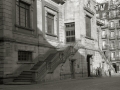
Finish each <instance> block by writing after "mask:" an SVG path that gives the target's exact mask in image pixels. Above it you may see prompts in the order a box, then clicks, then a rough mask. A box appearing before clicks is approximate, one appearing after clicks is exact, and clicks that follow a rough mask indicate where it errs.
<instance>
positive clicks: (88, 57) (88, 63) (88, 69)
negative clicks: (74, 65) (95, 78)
mask: <svg viewBox="0 0 120 90" xmlns="http://www.w3.org/2000/svg"><path fill="white" fill-rule="evenodd" d="M91 56H92V55H87V71H88V77H90V76H91V61H90V58H91Z"/></svg>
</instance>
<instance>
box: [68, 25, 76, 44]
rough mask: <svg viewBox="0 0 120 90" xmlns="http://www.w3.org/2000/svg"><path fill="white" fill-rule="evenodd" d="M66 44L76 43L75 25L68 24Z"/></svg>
mask: <svg viewBox="0 0 120 90" xmlns="http://www.w3.org/2000/svg"><path fill="white" fill-rule="evenodd" d="M66 42H75V23H67V24H66Z"/></svg>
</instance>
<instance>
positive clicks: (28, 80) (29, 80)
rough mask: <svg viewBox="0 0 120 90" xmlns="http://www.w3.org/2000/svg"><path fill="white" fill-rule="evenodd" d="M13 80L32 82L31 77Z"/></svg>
mask: <svg viewBox="0 0 120 90" xmlns="http://www.w3.org/2000/svg"><path fill="white" fill-rule="evenodd" d="M13 82H32V80H31V79H14V81H13Z"/></svg>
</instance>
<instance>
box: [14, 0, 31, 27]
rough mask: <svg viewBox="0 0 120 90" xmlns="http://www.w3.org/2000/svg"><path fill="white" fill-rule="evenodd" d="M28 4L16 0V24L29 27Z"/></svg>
mask: <svg viewBox="0 0 120 90" xmlns="http://www.w3.org/2000/svg"><path fill="white" fill-rule="evenodd" d="M29 19H30V5H29V4H27V3H25V2H23V1H21V0H19V1H17V2H16V24H17V25H20V26H23V27H30V21H29Z"/></svg>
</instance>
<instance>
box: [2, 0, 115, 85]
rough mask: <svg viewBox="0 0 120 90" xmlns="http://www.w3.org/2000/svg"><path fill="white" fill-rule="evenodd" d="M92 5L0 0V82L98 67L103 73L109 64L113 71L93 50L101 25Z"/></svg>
mask: <svg viewBox="0 0 120 90" xmlns="http://www.w3.org/2000/svg"><path fill="white" fill-rule="evenodd" d="M95 5H96V2H95V1H94V0H1V1H0V8H1V9H0V17H1V18H0V19H1V21H0V23H1V28H0V31H1V33H0V53H1V54H0V78H1V79H0V82H1V83H5V84H31V83H34V82H43V81H50V80H60V79H68V78H78V77H81V78H82V77H90V76H95V75H96V74H98V71H99V75H103V76H108V69H109V68H111V71H112V72H113V73H114V69H113V67H112V66H111V63H110V62H109V60H107V59H106V58H105V57H104V54H103V53H102V51H101V50H100V48H99V43H98V41H100V38H98V36H99V33H98V31H101V30H100V27H101V26H102V23H101V22H99V21H98V20H97V19H96V10H95ZM97 28H98V29H99V30H98V29H97ZM97 30H98V31H97ZM100 45H101V44H100Z"/></svg>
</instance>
